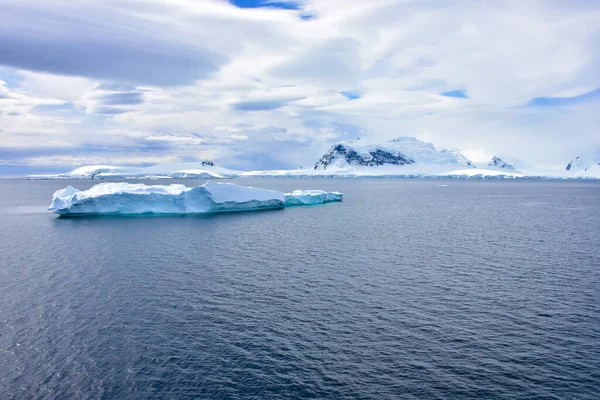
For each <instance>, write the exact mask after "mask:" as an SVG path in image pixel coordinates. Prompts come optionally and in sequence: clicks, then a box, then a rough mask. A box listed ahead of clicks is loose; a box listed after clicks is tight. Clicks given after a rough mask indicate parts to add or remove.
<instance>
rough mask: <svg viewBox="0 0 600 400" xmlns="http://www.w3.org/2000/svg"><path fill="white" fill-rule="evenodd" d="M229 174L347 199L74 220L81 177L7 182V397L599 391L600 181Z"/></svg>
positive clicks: (3, 237) (3, 279) (0, 305)
mask: <svg viewBox="0 0 600 400" xmlns="http://www.w3.org/2000/svg"><path fill="white" fill-rule="evenodd" d="M237 182H240V183H242V184H250V185H253V186H256V187H264V188H273V189H280V190H292V189H309V188H315V189H326V190H339V191H342V192H344V194H345V200H344V202H343V203H337V204H328V205H324V206H314V207H294V208H289V209H284V210H272V211H262V212H253V213H252V212H250V213H233V214H223V215H211V216H183V217H171V216H169V217H126V218H125V217H120V218H118V217H104V218H98V217H96V218H92V217H85V218H75V219H68V218H57V217H56V216H55V215H53V214H51V213H49V212H47V211H46V210H45V207H47V206H48V204H49V203H50V199H51V195H52V193H53V192H54V190H56V189H58V188H61V187H64V186H66V185H67V184H68V183H71V184H73V183H72V182H65V181H0V398H1V399H12V398H15V399H21V398H22V399H31V398H47V399H55V398H59V399H66V398H69V399H78V398H80V399H96V398H97V399H148V398H150V399H152V398H156V399H159V398H160V399H162V398H169V399H188V398H206V399H293V398H314V399H378V400H379V399H412V398H415V399H599V398H600V183H597V182H495V181H435V180H432V181H428V180H395V179H372V180H371V179H323V180H320V179H306V180H304V179H257V180H238V181H237ZM93 183H96V182H92V181H77V182H75V183H74V185H75V186H76V187H78V188H80V189H84V188H87V187H89V186H91V185H92V184H93ZM152 183H157V181H152ZM168 183H173V181H168ZM183 183H185V184H187V185H197V184H200V183H202V181H191V180H188V181H183ZM444 185H447V186H444Z"/></svg>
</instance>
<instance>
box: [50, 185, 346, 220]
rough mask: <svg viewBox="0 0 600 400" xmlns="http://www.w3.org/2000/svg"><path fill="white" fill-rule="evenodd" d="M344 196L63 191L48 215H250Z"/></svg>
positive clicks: (217, 188) (231, 190)
mask: <svg viewBox="0 0 600 400" xmlns="http://www.w3.org/2000/svg"><path fill="white" fill-rule="evenodd" d="M342 200H343V194H342V193H339V192H326V191H322V190H295V191H293V192H292V193H283V192H279V191H276V190H267V189H258V188H253V187H246V186H240V185H237V184H234V183H217V182H212V181H208V182H206V183H205V184H203V185H201V186H197V187H193V188H188V187H186V186H185V185H144V184H131V183H125V182H119V183H100V184H98V185H95V186H93V187H91V188H90V189H88V190H83V191H81V190H78V189H76V188H74V187H72V186H67V187H66V188H64V189H61V190H57V191H56V192H54V195H53V196H52V203H51V204H50V207H48V210H50V211H52V212H53V213H56V214H59V215H64V216H77V215H103V214H111V215H129V214H195V213H216V212H228V211H250V210H262V209H274V208H283V207H286V206H293V205H294V206H295V205H313V204H323V203H328V202H334V201H342Z"/></svg>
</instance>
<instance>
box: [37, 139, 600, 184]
mask: <svg viewBox="0 0 600 400" xmlns="http://www.w3.org/2000/svg"><path fill="white" fill-rule="evenodd" d="M334 176H335V177H354V178H359V177H363V178H366V177H397V178H436V179H444V178H452V179H600V151H597V152H596V153H592V154H586V155H582V156H579V157H577V158H575V159H574V160H572V161H571V162H570V163H569V164H568V165H567V167H566V168H565V170H563V171H562V172H557V171H555V170H554V171H553V170H548V171H541V170H529V171H518V170H516V169H515V168H514V167H513V166H512V165H510V164H507V163H506V162H504V161H503V160H502V159H501V158H499V157H494V158H492V160H491V161H490V162H489V163H488V164H487V166H485V167H476V166H475V165H474V164H473V163H472V162H471V161H469V160H468V159H467V158H466V157H465V156H464V155H463V154H462V153H461V152H460V151H459V150H456V149H454V150H439V151H438V150H437V149H436V148H435V147H434V146H433V145H432V144H431V143H426V142H422V141H420V140H417V139H415V138H411V137H400V138H397V139H393V140H388V141H386V142H383V143H373V142H369V141H367V140H360V139H357V140H348V141H343V142H339V143H336V144H334V145H333V146H331V148H330V149H329V151H328V152H327V153H325V154H324V155H323V156H322V157H321V159H320V160H319V161H318V162H317V163H316V165H315V166H314V168H297V169H291V170H266V171H237V170H232V169H227V168H223V167H218V166H216V165H215V164H214V163H213V162H212V161H199V162H184V163H168V164H158V165H153V166H150V167H122V166H112V165H89V166H85V167H80V168H77V169H74V170H72V171H69V172H65V173H63V174H56V175H31V176H29V178H30V179H155V178H174V179H175V178H176V179H184V178H188V179H223V178H250V177H290V178H291V177H334Z"/></svg>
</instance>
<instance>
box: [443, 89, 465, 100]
mask: <svg viewBox="0 0 600 400" xmlns="http://www.w3.org/2000/svg"><path fill="white" fill-rule="evenodd" d="M440 94H441V95H442V96H446V97H456V98H459V99H468V98H469V96H467V93H466V92H465V91H464V90H451V91H449V92H443V93H440Z"/></svg>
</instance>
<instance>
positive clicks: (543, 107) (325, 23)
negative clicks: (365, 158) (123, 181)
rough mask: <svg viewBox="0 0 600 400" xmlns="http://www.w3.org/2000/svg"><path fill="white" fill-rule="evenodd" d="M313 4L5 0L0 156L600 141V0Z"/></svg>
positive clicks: (528, 155)
mask: <svg viewBox="0 0 600 400" xmlns="http://www.w3.org/2000/svg"><path fill="white" fill-rule="evenodd" d="M280 4H281V3H280ZM297 5H298V9H297V10H295V9H282V8H280V7H260V8H238V7H236V6H235V5H232V4H230V3H228V2H225V1H215V0H213V1H207V0H205V1H198V0H145V1H143V2H142V1H136V0H107V1H104V2H101V3H100V2H97V1H80V2H66V1H62V0H59V1H55V2H52V3H48V2H46V1H41V0H22V1H19V2H18V4H16V5H15V3H14V2H8V1H6V0H0V18H1V19H2V21H3V23H2V24H0V140H1V142H0V164H11V165H28V166H63V165H64V166H73V165H81V164H90V163H111V164H151V163H157V162H166V161H176V160H181V161H192V160H201V159H215V160H216V161H217V162H219V163H220V164H224V165H226V166H229V167H232V168H242V169H252V168H277V167H292V166H295V165H301V164H303V165H311V164H313V163H314V161H315V160H316V159H318V158H319V156H320V154H321V153H322V152H323V151H324V150H326V148H327V147H328V146H329V145H330V144H331V143H332V142H334V141H336V140H343V139H349V138H354V137H356V136H361V137H368V138H370V139H373V140H386V139H391V138H393V137H397V136H415V137H417V138H419V139H421V140H426V141H431V142H433V143H434V144H435V145H436V146H438V147H440V148H442V147H447V148H454V147H457V148H459V149H461V150H462V151H463V152H464V153H465V155H467V156H468V157H470V158H472V159H474V161H483V160H484V159H485V158H487V157H491V156H492V155H499V156H501V157H502V158H504V159H506V160H509V161H512V162H515V163H517V164H518V165H521V166H549V167H552V166H563V164H565V163H566V162H568V161H569V160H570V159H571V158H573V156H574V155H576V154H578V153H580V152H583V151H586V150H589V149H590V148H594V147H598V146H600V133H599V132H598V131H597V128H596V127H597V126H599V125H600V124H599V123H600V112H599V111H600V107H599V106H600V92H599V91H598V89H599V88H600V74H599V73H598V71H600V48H599V47H600V45H599V43H600V6H599V5H598V4H597V3H595V2H587V1H566V0H544V1H541V0H532V1H527V2H523V1H516V0H513V1H498V2H484V3H482V2H473V1H455V2H451V3H448V2H446V1H442V0H430V1H425V2H423V1H411V0H397V1H392V0H374V1H369V2H345V1H341V0H326V1H306V2H300V3H297ZM286 8H293V7H286ZM307 16H310V18H307Z"/></svg>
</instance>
